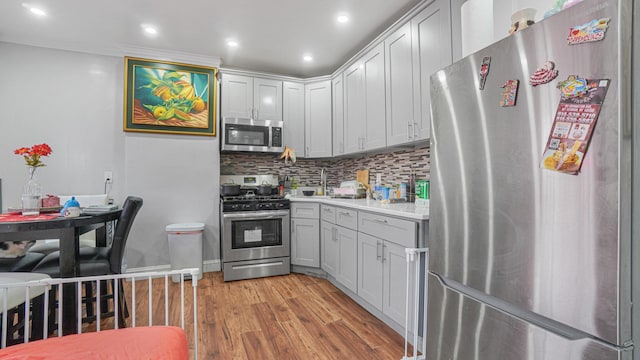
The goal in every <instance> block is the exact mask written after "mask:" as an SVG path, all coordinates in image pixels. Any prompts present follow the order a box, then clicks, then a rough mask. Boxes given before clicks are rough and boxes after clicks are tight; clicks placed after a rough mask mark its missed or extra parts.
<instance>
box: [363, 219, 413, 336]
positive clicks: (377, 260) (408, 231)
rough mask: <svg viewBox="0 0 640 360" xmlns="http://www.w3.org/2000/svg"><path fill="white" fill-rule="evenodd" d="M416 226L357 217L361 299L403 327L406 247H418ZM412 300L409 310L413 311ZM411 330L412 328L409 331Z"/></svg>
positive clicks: (405, 303) (389, 220)
mask: <svg viewBox="0 0 640 360" xmlns="http://www.w3.org/2000/svg"><path fill="white" fill-rule="evenodd" d="M416 229H417V224H416V223H414V222H412V221H408V220H402V219H396V218H391V217H387V216H382V215H378V214H373V213H366V212H360V213H359V214H358V231H359V232H358V274H359V277H358V296H360V297H362V298H363V299H365V300H366V301H367V302H369V303H370V304H371V305H373V306H375V307H376V308H377V309H378V310H380V311H382V313H383V314H385V315H387V316H388V317H390V318H391V319H392V320H393V321H395V322H397V323H398V324H400V325H404V324H405V319H406V309H407V295H406V294H407V289H406V286H407V277H410V278H409V280H410V282H409V286H410V289H412V288H413V287H414V279H413V276H411V275H413V274H408V273H407V262H406V255H405V248H407V247H415V246H416V239H417V231H416ZM412 300H413V299H409V301H410V304H409V309H413V303H412ZM409 330H411V329H409Z"/></svg>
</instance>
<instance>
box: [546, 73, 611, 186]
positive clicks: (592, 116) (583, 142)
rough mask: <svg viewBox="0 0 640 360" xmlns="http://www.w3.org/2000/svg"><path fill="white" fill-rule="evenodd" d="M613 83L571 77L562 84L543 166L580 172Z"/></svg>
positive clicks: (555, 169) (567, 171)
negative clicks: (603, 104)
mask: <svg viewBox="0 0 640 360" xmlns="http://www.w3.org/2000/svg"><path fill="white" fill-rule="evenodd" d="M610 82H611V81H610V80H609V79H585V78H581V77H579V76H575V75H571V76H569V77H568V78H567V80H565V81H561V82H560V83H559V84H558V88H559V89H560V90H561V93H562V95H561V98H560V104H559V105H558V109H557V110H556V116H555V118H554V119H553V124H552V126H551V131H550V133H549V138H548V140H547V145H546V146H545V149H544V153H543V155H542V160H541V163H540V167H542V168H543V169H547V170H552V171H558V172H561V173H565V174H571V175H577V174H578V173H579V172H580V169H581V167H582V164H583V162H584V158H585V156H586V153H587V149H588V148H589V143H590V141H591V136H592V135H593V131H594V129H595V126H596V123H597V121H598V116H599V114H600V108H601V107H602V102H603V101H604V98H605V95H606V94H607V89H608V88H609V83H610Z"/></svg>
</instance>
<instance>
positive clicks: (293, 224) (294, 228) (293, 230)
mask: <svg viewBox="0 0 640 360" xmlns="http://www.w3.org/2000/svg"><path fill="white" fill-rule="evenodd" d="M291 233H292V234H295V233H296V222H295V221H294V220H291Z"/></svg>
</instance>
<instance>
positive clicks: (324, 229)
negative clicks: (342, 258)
mask: <svg viewBox="0 0 640 360" xmlns="http://www.w3.org/2000/svg"><path fill="white" fill-rule="evenodd" d="M320 228H321V230H320V241H321V243H322V247H321V249H320V253H321V254H322V255H321V258H322V263H321V268H322V270H324V271H326V272H327V273H328V274H329V275H331V276H333V277H336V274H337V272H338V271H337V270H338V241H337V238H336V230H335V226H334V225H333V224H330V223H328V222H326V221H323V222H322V223H321V225H320Z"/></svg>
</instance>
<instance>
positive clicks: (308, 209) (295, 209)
mask: <svg viewBox="0 0 640 360" xmlns="http://www.w3.org/2000/svg"><path fill="white" fill-rule="evenodd" d="M291 217H292V218H302V219H319V218H320V204H313V203H292V204H291Z"/></svg>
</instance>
